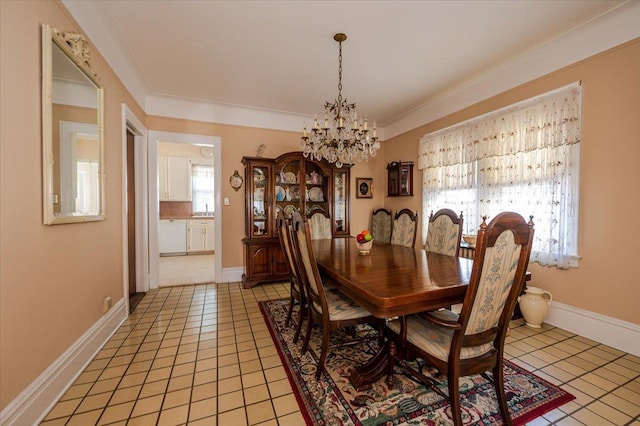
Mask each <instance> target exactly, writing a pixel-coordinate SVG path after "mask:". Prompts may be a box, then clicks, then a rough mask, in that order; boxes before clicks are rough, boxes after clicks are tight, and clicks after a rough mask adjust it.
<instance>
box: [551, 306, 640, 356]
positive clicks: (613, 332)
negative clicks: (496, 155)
mask: <svg viewBox="0 0 640 426" xmlns="http://www.w3.org/2000/svg"><path fill="white" fill-rule="evenodd" d="M545 322H546V323H547V324H551V325H554V326H556V327H560V328H562V329H564V330H567V331H570V332H572V333H576V334H578V335H580V336H583V337H586V338H588V339H591V340H595V341H596V342H598V343H602V344H605V345H609V346H611V347H612V348H616V349H619V350H621V351H624V352H628V353H630V354H632V355H636V356H640V325H638V324H634V323H630V322H627V321H621V320H619V319H616V318H612V317H608V316H606V315H601V314H597V313H595V312H590V311H586V310H584V309H579V308H575V307H573V306H569V305H565V304H563V303H557V302H552V303H551V309H549V314H548V315H547V318H546V320H545Z"/></svg>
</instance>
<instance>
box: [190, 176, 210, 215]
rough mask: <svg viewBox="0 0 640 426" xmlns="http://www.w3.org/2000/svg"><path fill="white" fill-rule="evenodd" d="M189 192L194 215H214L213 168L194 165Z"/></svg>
mask: <svg viewBox="0 0 640 426" xmlns="http://www.w3.org/2000/svg"><path fill="white" fill-rule="evenodd" d="M191 179H192V182H191V190H192V198H191V199H192V200H193V214H194V215H213V214H214V205H215V204H214V197H213V192H214V191H213V189H214V185H213V184H214V181H213V166H212V165H208V164H194V165H193V166H192V169H191Z"/></svg>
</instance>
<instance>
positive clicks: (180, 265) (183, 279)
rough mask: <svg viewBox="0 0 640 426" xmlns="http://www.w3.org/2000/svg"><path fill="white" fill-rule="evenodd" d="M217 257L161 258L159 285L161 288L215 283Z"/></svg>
mask: <svg viewBox="0 0 640 426" xmlns="http://www.w3.org/2000/svg"><path fill="white" fill-rule="evenodd" d="M214 259H215V255H213V254H190V255H188V256H160V261H159V262H158V285H159V286H160V287H166V286H173V285H184V284H203V283H211V282H214V281H215V263H214V262H215V260H214Z"/></svg>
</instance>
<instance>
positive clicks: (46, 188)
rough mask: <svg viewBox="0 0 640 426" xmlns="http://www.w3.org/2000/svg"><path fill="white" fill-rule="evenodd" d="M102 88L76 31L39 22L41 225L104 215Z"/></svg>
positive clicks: (85, 47) (88, 219)
mask: <svg viewBox="0 0 640 426" xmlns="http://www.w3.org/2000/svg"><path fill="white" fill-rule="evenodd" d="M104 145H105V143H104V89H103V87H102V85H101V84H100V81H99V78H98V76H97V75H95V74H94V73H93V71H92V70H91V66H90V63H89V44H88V42H87V41H86V39H85V38H84V37H83V36H82V35H81V34H76V33H68V32H60V31H58V30H56V29H55V28H51V27H50V26H48V25H46V24H44V25H43V26H42V180H43V221H44V224H45V225H55V224H62V223H76V222H88V221H97V220H104V218H105V155H104V150H105V148H104Z"/></svg>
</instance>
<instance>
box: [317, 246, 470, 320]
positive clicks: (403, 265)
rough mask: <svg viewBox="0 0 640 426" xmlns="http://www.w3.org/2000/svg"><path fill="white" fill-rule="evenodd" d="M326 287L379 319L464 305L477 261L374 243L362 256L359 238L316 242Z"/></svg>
mask: <svg viewBox="0 0 640 426" xmlns="http://www.w3.org/2000/svg"><path fill="white" fill-rule="evenodd" d="M313 252H314V254H315V257H316V262H317V264H318V269H319V270H320V273H321V274H322V275H323V279H324V280H325V282H326V283H332V284H333V285H335V286H336V287H337V288H338V289H339V290H340V291H341V292H343V293H345V294H346V295H347V296H349V297H351V298H352V299H353V300H355V301H356V302H358V303H359V304H361V305H362V306H363V307H365V308H366V309H367V310H369V311H370V312H371V313H372V314H373V315H374V316H376V317H378V318H391V317H394V316H398V315H409V314H413V313H417V312H422V311H426V310H432V309H438V308H441V307H446V306H450V305H452V304H456V303H461V302H462V301H463V299H464V295H465V291H466V288H467V285H468V284H469V279H470V278H471V269H472V267H473V260H472V259H467V258H463V257H453V256H446V255H442V254H437V253H430V252H427V251H425V250H422V249H416V248H411V247H403V246H398V245H392V244H386V243H380V242H378V241H374V244H373V248H372V249H371V251H370V253H369V254H361V253H360V251H359V250H358V247H357V245H356V241H355V239H354V238H333V239H326V240H314V241H313Z"/></svg>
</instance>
